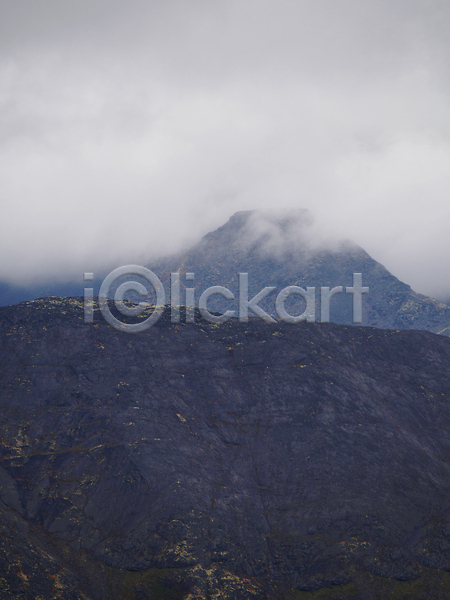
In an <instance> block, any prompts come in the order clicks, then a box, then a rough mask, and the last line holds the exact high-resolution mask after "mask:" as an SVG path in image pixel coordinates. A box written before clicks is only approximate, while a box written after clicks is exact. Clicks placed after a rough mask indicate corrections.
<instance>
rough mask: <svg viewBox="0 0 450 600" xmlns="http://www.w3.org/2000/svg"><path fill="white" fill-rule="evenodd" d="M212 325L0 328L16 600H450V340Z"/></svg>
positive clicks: (10, 585)
mask: <svg viewBox="0 0 450 600" xmlns="http://www.w3.org/2000/svg"><path fill="white" fill-rule="evenodd" d="M196 320H197V322H196V323H195V324H186V323H185V322H184V319H182V321H181V323H179V324H174V323H171V322H170V313H169V311H166V312H165V313H164V314H163V316H162V317H161V319H160V320H159V321H158V322H157V323H156V324H155V325H154V326H153V327H151V328H150V329H148V330H147V331H145V332H142V333H138V334H134V335H130V334H127V333H124V332H121V331H117V330H116V329H114V328H112V327H110V326H109V325H107V323H106V322H105V321H104V320H103V319H102V317H101V316H100V314H99V311H98V309H97V308H96V310H95V315H94V323H93V324H87V323H84V322H83V306H82V300H81V299H46V300H40V301H35V302H30V303H23V304H20V305H17V306H11V307H4V308H2V309H0V344H1V345H0V356H1V363H0V364H1V379H2V381H1V390H2V392H1V407H2V411H1V420H2V427H1V432H2V443H1V447H0V450H1V456H0V460H1V462H0V465H1V469H0V482H1V488H0V490H1V500H0V513H1V523H2V529H1V531H2V535H1V536H0V556H1V561H2V562H1V564H2V567H1V574H0V590H1V594H2V595H1V597H2V598H4V599H5V600H12V599H13V598H14V599H16V598H23V599H26V598H28V599H31V598H33V599H36V600H37V599H38V598H39V599H42V598H45V600H47V599H50V598H60V599H63V600H65V599H72V598H73V599H75V598H77V599H83V600H86V599H89V600H116V599H117V600H125V598H127V599H129V598H133V599H145V598H158V597H160V598H179V599H181V598H183V599H185V600H188V599H189V600H193V599H196V600H206V599H208V598H221V599H225V600H226V599H229V600H240V599H242V600H244V599H246V600H247V599H249V598H255V599H259V598H261V599H263V598H264V599H265V600H267V599H286V600H287V599H294V598H295V599H297V600H298V599H301V598H304V599H306V598H325V597H326V598H329V599H330V598H334V599H335V600H338V599H341V600H345V599H347V598H354V599H356V598H360V599H370V598H380V599H381V598H383V599H394V598H406V597H414V598H427V599H428V598H448V594H449V589H450V587H449V582H450V575H448V574H447V573H446V571H450V438H449V436H448V431H449V428H450V370H449V367H450V340H448V339H447V338H446V337H443V336H436V335H434V334H432V333H429V332H426V331H393V330H380V329H375V328H367V327H346V326H340V325H335V324H332V323H323V324H321V323H306V322H301V323H298V324H295V325H290V324H287V323H283V322H278V323H275V324H267V323H264V322H263V321H261V320H260V319H251V320H250V321H249V322H248V323H240V322H239V321H237V320H235V319H233V320H230V321H228V322H227V323H224V324H221V325H215V324H211V323H207V322H205V321H203V320H202V319H201V318H200V315H199V314H197V315H196ZM324 594H325V595H324ZM407 594H409V596H408V595H407Z"/></svg>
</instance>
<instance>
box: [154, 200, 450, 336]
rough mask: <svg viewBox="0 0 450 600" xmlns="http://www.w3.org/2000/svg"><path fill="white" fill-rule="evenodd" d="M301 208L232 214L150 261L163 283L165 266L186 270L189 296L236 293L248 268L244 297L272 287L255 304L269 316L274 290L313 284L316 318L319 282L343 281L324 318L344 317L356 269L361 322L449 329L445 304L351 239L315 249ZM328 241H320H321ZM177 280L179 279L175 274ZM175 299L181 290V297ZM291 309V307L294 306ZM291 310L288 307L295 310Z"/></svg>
mask: <svg viewBox="0 0 450 600" xmlns="http://www.w3.org/2000/svg"><path fill="white" fill-rule="evenodd" d="M310 225H311V219H310V216H309V214H308V213H307V211H299V212H298V213H297V214H296V215H295V214H294V215H292V216H291V217H290V218H285V219H280V218H276V217H273V216H270V215H265V214H264V213H259V212H257V211H245V212H239V213H236V214H234V215H233V216H232V217H231V218H230V219H229V221H228V222H227V223H226V224H225V225H223V226H222V227H220V228H219V229H217V230H216V231H213V232H211V233H209V234H207V235H206V236H205V237H204V238H202V240H200V242H199V243H198V244H196V245H195V246H193V247H192V248H191V249H190V250H188V251H187V252H185V253H182V254H179V255H177V256H173V257H169V258H166V259H164V260H161V261H159V262H156V263H155V264H153V265H151V266H150V268H151V269H152V270H154V272H155V273H157V274H158V275H159V276H160V277H161V278H162V280H163V281H164V282H165V285H166V287H167V288H169V278H170V273H171V272H175V271H179V272H180V273H182V274H185V273H186V272H193V273H194V274H195V280H194V282H190V281H189V282H187V283H186V286H187V287H192V286H193V285H195V286H196V289H197V290H198V292H197V300H198V295H199V294H200V293H201V291H202V290H204V289H206V288H207V287H209V286H213V285H222V286H225V287H228V288H229V289H230V290H231V291H232V292H233V293H234V295H235V297H236V298H237V297H238V287H239V283H238V277H239V275H238V274H239V273H240V272H247V273H248V274H249V298H251V297H252V296H253V295H255V294H256V293H258V292H259V291H260V290H261V289H262V288H264V287H266V286H275V287H276V290H275V291H274V292H273V293H272V294H271V295H270V296H268V297H267V298H265V299H264V300H263V301H262V302H261V303H260V305H261V306H262V307H264V308H265V310H266V311H267V312H268V313H270V314H272V315H275V314H276V313H275V297H276V294H277V293H278V292H280V291H281V290H282V289H283V288H285V287H286V286H290V285H297V286H301V287H303V288H304V289H306V288H307V287H308V286H310V287H315V288H316V311H315V316H316V321H320V316H321V312H320V288H321V287H322V286H328V287H329V288H330V289H331V288H333V287H335V286H343V288H344V293H341V294H336V295H335V296H333V297H332V298H331V300H330V320H331V321H332V322H336V323H341V324H352V323H353V319H352V296H351V294H345V287H346V286H352V283H353V273H362V283H363V285H364V286H368V287H369V293H368V294H364V295H363V297H362V301H363V321H362V323H363V325H369V326H374V327H380V328H392V329H426V330H429V331H432V332H434V333H440V334H443V335H450V306H448V305H447V304H443V303H440V302H438V301H437V300H434V299H432V298H427V297H426V296H423V295H422V294H417V293H416V292H414V291H413V290H412V289H411V288H410V286H408V285H406V284H405V283H402V282H401V281H400V280H399V279H397V278H396V277H394V276H393V275H392V274H391V273H389V271H388V270H387V269H385V268H384V267H383V266H382V265H381V264H380V263H378V262H376V261H375V260H374V259H373V258H371V257H370V256H369V255H368V254H367V252H365V251H364V250H363V249H362V248H360V247H359V246H357V245H356V244H354V243H353V242H340V243H334V244H331V243H329V244H328V243H327V240H322V242H321V243H319V244H318V245H317V246H316V248H315V249H311V247H310V244H311V243H313V244H314V241H315V240H314V239H311V233H310V231H309V228H310ZM327 246H328V247H327ZM181 281H182V283H184V282H185V279H184V278H182V279H181ZM182 298H183V296H182ZM211 306H212V307H213V308H215V309H216V310H221V311H224V310H226V309H230V308H234V309H237V302H234V303H233V301H227V302H225V301H218V300H213V299H212V300H211ZM303 308H304V307H303V306H302V305H301V304H300V303H298V302H297V304H296V305H295V306H294V303H292V309H291V314H301V313H302V311H303ZM294 309H295V310H294ZM295 311H296V312H295Z"/></svg>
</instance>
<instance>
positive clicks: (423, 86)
mask: <svg viewBox="0 0 450 600" xmlns="http://www.w3.org/2000/svg"><path fill="white" fill-rule="evenodd" d="M2 5H3V6H2V14H3V19H2V22H1V24H0V109H1V110H0V115H1V116H0V130H1V131H2V137H1V138H0V177H1V180H2V188H1V191H0V206H1V217H2V218H1V221H0V256H1V257H2V260H1V263H0V264H1V266H0V278H1V279H6V280H8V281H12V282H16V283H22V284H26V283H28V282H32V281H40V280H45V279H46V280H49V279H53V278H56V279H58V278H59V279H69V278H73V277H75V278H77V279H78V278H79V277H80V276H81V273H82V272H84V271H94V272H102V271H103V272H105V271H106V270H108V269H110V268H112V267H115V266H118V265H119V264H121V263H123V262H128V261H129V260H133V261H137V260H141V261H142V262H144V261H146V260H149V259H151V258H154V257H157V256H161V255H163V254H166V253H170V252H175V251H178V250H180V249H181V248H183V247H185V246H187V245H189V244H190V243H193V242H195V241H196V240H197V239H198V238H199V237H200V236H201V235H203V234H204V233H206V232H207V231H209V230H211V229H214V228H216V227H218V226H220V225H221V224H222V223H223V222H224V221H225V220H226V219H227V218H228V217H229V216H230V215H231V214H232V213H233V212H235V211H237V210H247V209H254V208H262V209H275V208H277V207H281V208H283V209H287V210H289V209H298V208H306V209H309V210H310V211H311V212H312V214H314V215H315V217H316V220H317V221H319V222H321V223H323V228H324V230H326V231H331V230H333V231H334V232H336V235H339V236H342V237H350V238H352V239H353V240H354V241H356V242H357V243H359V244H360V245H361V246H363V247H364V248H365V249H366V250H367V251H368V252H369V253H371V254H372V255H373V256H374V258H376V259H377V260H379V261H380V262H382V263H383V264H385V266H386V267H387V268H389V269H390V270H391V271H392V272H393V273H394V274H396V275H397V276H398V277H400V278H401V279H403V280H404V281H406V282H407V283H409V284H411V285H412V286H413V287H414V288H415V289H417V290H418V291H420V292H422V293H427V294H432V295H440V296H442V297H444V296H446V295H448V296H450V277H448V275H447V273H449V272H450V250H449V247H448V243H447V229H448V227H447V225H446V224H447V223H448V222H449V220H448V219H449V216H450V215H449V212H450V209H449V203H448V201H447V193H448V192H447V190H448V189H449V184H450V181H449V179H450V175H449V169H448V166H447V165H448V164H449V162H448V161H449V158H450V117H449V115H450V112H449V110H448V109H449V106H448V104H449V100H448V99H449V67H448V55H449V52H450V48H449V41H448V35H447V31H446V28H445V23H448V17H449V16H450V15H449V13H450V6H448V3H446V2H440V1H437V0H436V1H431V2H427V3H425V2H423V1H420V2H419V1H411V0H408V1H407V2H406V0H404V1H398V2H395V3H392V2H387V1H381V2H377V3H373V2H369V1H360V0H358V1H356V0H346V1H342V2H339V3H337V2H333V1H331V0H327V1H324V0H315V1H314V2H312V1H296V2H294V1H288V0H285V1H283V2H273V1H271V2H268V1H260V0H259V1H258V2H256V1H251V0H240V1H239V2H237V1H230V2H226V3H211V2H206V1H203V0H202V1H200V0H197V1H192V2H189V3H187V2H180V1H172V0H168V1H165V2H163V3H161V2H141V1H138V0H134V1H131V2H128V3H123V2H120V3H119V2H111V1H108V2H106V1H99V2H96V3H88V2H77V3H75V2H73V1H72V0H70V1H67V2H64V3H61V2H57V1H56V0H52V1H49V0H43V1H42V2H39V3H35V2H31V1H25V0H16V2H14V4H12V3H8V2H2Z"/></svg>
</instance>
